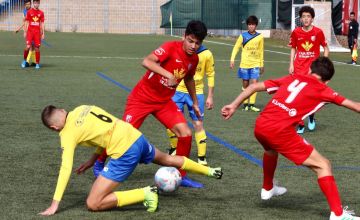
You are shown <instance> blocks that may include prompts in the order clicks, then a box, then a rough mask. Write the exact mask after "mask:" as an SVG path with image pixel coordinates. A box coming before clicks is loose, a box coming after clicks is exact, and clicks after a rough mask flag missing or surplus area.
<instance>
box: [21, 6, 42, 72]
mask: <svg viewBox="0 0 360 220" xmlns="http://www.w3.org/2000/svg"><path fill="white" fill-rule="evenodd" d="M39 6H40V0H34V1H33V8H31V9H30V10H29V11H28V12H27V13H26V18H25V20H26V22H25V27H24V38H25V39H26V48H25V50H24V61H23V62H22V64H21V67H22V68H25V67H26V66H27V65H28V63H27V61H26V59H27V56H28V54H29V51H30V48H31V45H32V43H33V44H34V47H35V57H36V61H35V62H36V65H35V68H36V69H40V45H41V40H43V39H44V38H45V23H44V21H45V17H44V12H43V11H41V10H40V9H39Z"/></svg>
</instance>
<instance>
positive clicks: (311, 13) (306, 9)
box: [299, 6, 315, 18]
mask: <svg viewBox="0 0 360 220" xmlns="http://www.w3.org/2000/svg"><path fill="white" fill-rule="evenodd" d="M304 12H306V13H310V15H311V17H312V18H315V11H314V9H313V8H312V7H310V6H303V7H301V8H300V11H299V16H300V18H301V16H302V14H303V13H304Z"/></svg>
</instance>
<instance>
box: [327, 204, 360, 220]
mask: <svg viewBox="0 0 360 220" xmlns="http://www.w3.org/2000/svg"><path fill="white" fill-rule="evenodd" d="M354 215H355V213H354V211H352V210H348V207H347V206H345V207H344V209H343V214H342V215H340V216H336V215H335V213H334V212H331V214H330V220H360V217H357V216H354Z"/></svg>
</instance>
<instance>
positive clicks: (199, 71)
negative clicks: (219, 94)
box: [167, 45, 215, 166]
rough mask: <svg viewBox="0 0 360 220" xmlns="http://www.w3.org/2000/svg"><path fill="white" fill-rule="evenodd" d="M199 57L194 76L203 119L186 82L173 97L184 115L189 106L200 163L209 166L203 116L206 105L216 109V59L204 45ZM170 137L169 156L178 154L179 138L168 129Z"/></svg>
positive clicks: (180, 85)
mask: <svg viewBox="0 0 360 220" xmlns="http://www.w3.org/2000/svg"><path fill="white" fill-rule="evenodd" d="M196 53H197V55H198V56H199V63H198V65H197V67H196V73H195V76H194V80H195V87H196V96H197V99H198V102H199V107H200V112H201V117H200V118H198V117H197V116H196V114H195V112H194V110H193V109H192V105H193V101H192V99H191V96H190V95H189V93H188V91H187V88H186V85H185V83H184V81H181V82H180V84H179V86H178V87H177V88H176V92H175V95H174V96H173V97H172V100H173V101H174V102H175V103H176V105H177V106H178V107H179V109H181V111H182V112H183V113H184V107H185V105H186V106H187V109H188V111H189V115H190V117H191V119H192V124H193V126H194V130H195V142H196V145H197V149H198V163H200V164H202V165H205V166H206V165H207V160H206V132H205V130H204V123H203V118H204V117H203V115H204V110H205V105H206V108H207V109H208V110H210V109H212V108H213V107H214V100H213V97H214V85H215V70H214V57H213V55H212V53H211V51H210V50H209V49H207V48H206V47H205V46H204V45H201V47H200V48H199V49H198V50H197V52H196ZM205 75H206V77H207V81H208V96H207V99H206V102H205V95H204V76H205ZM167 133H168V136H169V138H170V145H171V148H170V150H169V154H175V153H176V145H177V137H176V135H175V134H174V133H173V132H172V131H171V130H169V129H167Z"/></svg>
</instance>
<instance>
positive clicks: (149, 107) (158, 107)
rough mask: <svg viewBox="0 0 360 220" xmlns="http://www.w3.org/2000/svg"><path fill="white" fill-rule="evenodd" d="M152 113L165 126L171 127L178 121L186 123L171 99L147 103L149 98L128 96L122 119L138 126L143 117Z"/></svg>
mask: <svg viewBox="0 0 360 220" xmlns="http://www.w3.org/2000/svg"><path fill="white" fill-rule="evenodd" d="M149 114H152V115H153V116H154V117H155V118H156V119H157V120H159V121H160V122H161V123H162V124H163V125H164V126H165V127H166V128H169V129H171V128H173V127H174V125H176V124H179V123H186V119H185V117H184V115H183V113H182V112H181V110H180V109H179V108H178V107H177V105H176V104H175V102H173V101H172V100H171V99H170V100H169V101H168V102H166V103H149V100H147V101H146V102H145V101H142V100H140V99H136V98H135V99H134V98H128V100H127V102H126V106H125V112H124V116H123V120H124V121H126V122H128V123H130V124H132V125H133V126H134V127H135V128H139V127H140V126H141V125H142V123H143V122H144V120H145V118H146V117H147V116H148V115H149Z"/></svg>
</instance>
